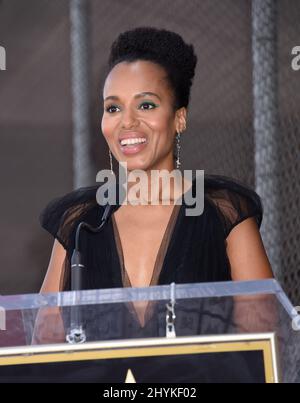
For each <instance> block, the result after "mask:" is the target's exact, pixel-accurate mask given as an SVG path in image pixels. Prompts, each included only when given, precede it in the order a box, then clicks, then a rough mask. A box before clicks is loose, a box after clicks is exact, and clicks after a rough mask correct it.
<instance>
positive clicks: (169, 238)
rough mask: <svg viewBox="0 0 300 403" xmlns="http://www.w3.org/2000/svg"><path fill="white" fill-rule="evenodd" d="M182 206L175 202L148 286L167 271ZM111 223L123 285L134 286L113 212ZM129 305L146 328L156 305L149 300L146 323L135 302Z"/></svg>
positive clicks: (158, 280) (141, 325) (158, 279)
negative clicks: (167, 261)
mask: <svg viewBox="0 0 300 403" xmlns="http://www.w3.org/2000/svg"><path fill="white" fill-rule="evenodd" d="M182 207H183V203H182V204H181V205H180V204H174V207H173V209H172V213H171V215H170V217H169V220H168V223H167V225H166V228H165V231H164V235H163V237H162V240H161V243H160V246H159V248H158V252H157V255H156V259H155V263H154V267H153V271H152V276H151V281H150V284H149V285H148V286H146V287H150V286H154V285H159V283H160V279H161V277H162V275H163V274H164V271H165V267H166V260H167V257H168V254H169V253H170V248H171V246H172V243H173V240H174V236H175V229H176V225H177V224H178V221H179V218H180V217H179V216H180V212H181V209H182ZM110 225H111V226H112V234H113V246H114V251H115V252H116V253H117V256H118V259H117V262H118V263H117V264H118V274H119V278H121V282H122V287H132V285H131V283H130V279H129V276H128V274H127V271H126V268H125V264H124V254H123V248H122V243H121V238H120V234H119V230H118V226H117V223H116V220H115V217H114V215H113V214H112V215H111V220H110ZM154 279H156V282H154ZM127 306H128V308H129V310H130V312H131V313H132V314H133V315H134V317H135V320H136V322H137V323H138V325H139V327H140V328H144V327H145V326H146V324H147V322H148V320H149V317H150V316H151V313H152V309H151V308H153V307H154V306H153V302H152V301H148V302H147V304H146V307H145V309H144V310H143V312H144V324H142V323H141V321H140V318H139V316H138V314H137V310H136V309H135V307H134V304H133V302H131V301H130V302H129V303H128V304H127Z"/></svg>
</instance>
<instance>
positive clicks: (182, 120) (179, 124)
mask: <svg viewBox="0 0 300 403" xmlns="http://www.w3.org/2000/svg"><path fill="white" fill-rule="evenodd" d="M186 116H187V109H186V108H185V107H184V106H183V107H182V108H179V109H177V111H176V122H175V126H176V131H177V132H180V133H182V132H184V131H185V129H186Z"/></svg>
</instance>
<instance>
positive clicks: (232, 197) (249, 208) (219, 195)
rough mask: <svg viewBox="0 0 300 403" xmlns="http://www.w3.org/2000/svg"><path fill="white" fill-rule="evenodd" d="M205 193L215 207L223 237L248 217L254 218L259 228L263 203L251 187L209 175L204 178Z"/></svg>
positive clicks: (223, 177) (230, 179)
mask: <svg viewBox="0 0 300 403" xmlns="http://www.w3.org/2000/svg"><path fill="white" fill-rule="evenodd" d="M205 194H206V197H207V198H208V199H209V200H210V201H211V202H212V203H213V204H214V206H215V207H216V210H217V214H218V216H219V218H220V220H221V223H222V227H223V231H224V237H225V238H227V236H228V235H229V233H230V232H231V230H232V229H233V228H234V227H235V226H236V225H238V224H239V223H241V222H242V221H244V220H245V219H246V218H249V217H253V218H255V220H256V223H257V226H258V228H259V229H260V227H261V223H262V218H263V205H262V201H261V198H260V196H259V195H258V194H257V193H256V192H255V191H254V190H253V189H252V188H251V187H249V186H247V185H245V184H244V183H241V182H239V181H238V180H236V179H232V178H229V177H225V176H221V175H209V176H207V177H206V179H205Z"/></svg>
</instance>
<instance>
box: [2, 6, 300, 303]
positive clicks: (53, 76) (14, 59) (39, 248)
mask: <svg viewBox="0 0 300 403" xmlns="http://www.w3.org/2000/svg"><path fill="white" fill-rule="evenodd" d="M90 6H91V20H90V28H91V38H90V44H91V59H90V62H91V83H92V91H91V100H92V106H93V108H92V117H93V118H92V119H93V120H92V127H93V133H92V149H91V153H92V156H93V159H94V162H95V175H96V172H97V171H98V170H99V169H103V168H108V166H109V159H108V149H107V146H106V143H105V141H104V139H103V137H102V134H101V129H100V121H101V115H102V109H101V100H102V94H101V91H100V88H101V85H102V82H103V79H104V78H105V77H104V71H105V66H106V62H107V58H108V54H109V48H110V45H111V43H112V41H113V40H114V39H115V38H116V37H117V36H118V34H119V33H120V32H122V31H125V30H127V29H131V28H134V27H136V26H142V25H150V26H155V27H158V28H166V29H170V30H174V31H175V32H178V33H179V34H181V35H182V36H183V38H184V39H185V40H186V41H187V42H188V43H193V44H194V46H195V50H196V53H197V55H198V65H197V70H196V76H195V79H194V85H193V88H192V93H191V102H190V108H189V115H188V121H187V131H186V132H185V134H184V138H183V144H182V162H183V168H184V169H204V170H205V171H206V172H209V173H219V174H224V175H228V176H232V177H234V178H237V179H240V180H242V181H244V182H245V183H247V184H249V185H251V186H253V187H254V185H255V183H254V137H253V124H252V119H253V112H252V56H251V1H248V0H238V1H236V0H187V1H186V0H185V1H184V0H172V1H168V0H156V1H154V2H150V3H147V2H141V1H138V0H128V1H126V2H125V1H122V0H114V1H111V0H91V1H90ZM299 21H300V2H299V1H298V0H279V1H278V66H279V108H280V132H281V136H282V153H281V161H282V174H281V175H282V177H281V187H282V189H281V192H282V197H283V204H282V206H283V209H282V239H283V245H281V247H282V248H283V250H284V262H283V268H282V270H283V273H284V281H283V285H284V287H285V289H286V290H287V292H288V293H289V295H290V296H291V297H292V298H293V299H294V301H295V303H298V304H299V299H298V297H299V298H300V295H299V294H298V291H297V290H298V285H299V283H300V266H299V261H300V255H299V254H300V229H299V228H300V221H299V205H300V185H299V180H298V175H299V172H300V166H299V165H300V163H299V151H300V133H299V123H300V99H299V98H300V91H299V88H300V86H299V81H300V71H298V72H295V71H293V70H292V69H291V58H292V57H291V49H292V47H294V46H296V45H300V24H299ZM0 45H2V46H5V48H6V51H7V71H5V72H3V71H0V156H1V158H0V175H1V209H0V224H1V249H0V254H1V256H0V257H1V270H0V293H2V294H15V293H28V292H37V291H38V290H39V287H40V286H41V282H42V280H43V277H44V275H45V271H46V269H47V265H48V261H49V257H50V252H51V247H52V244H53V239H52V237H51V236H50V235H49V234H47V233H46V231H44V230H43V229H41V228H40V226H39V222H38V215H39V213H40V211H41V210H42V208H43V207H44V206H45V204H46V203H47V202H48V201H49V200H50V199H52V198H54V197H56V196H59V195H63V194H65V193H67V192H68V191H71V190H72V188H73V172H72V119H71V105H72V100H71V89H70V85H71V79H70V22H69V2H68V0H26V1H20V0H2V1H1V0H0Z"/></svg>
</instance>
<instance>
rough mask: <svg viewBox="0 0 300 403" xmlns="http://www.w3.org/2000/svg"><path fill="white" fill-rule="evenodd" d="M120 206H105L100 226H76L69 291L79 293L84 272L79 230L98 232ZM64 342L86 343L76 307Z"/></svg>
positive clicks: (73, 308) (73, 309)
mask: <svg viewBox="0 0 300 403" xmlns="http://www.w3.org/2000/svg"><path fill="white" fill-rule="evenodd" d="M117 186H118V184H117ZM120 206H121V203H120V202H119V200H118V201H117V204H115V205H113V204H106V205H105V209H104V213H103V215H102V217H101V221H100V224H99V225H98V226H97V227H93V226H91V225H90V224H88V223H87V222H85V221H81V222H80V223H79V224H78V226H77V228H76V234H75V248H74V250H73V253H72V257H71V291H80V290H81V289H82V278H83V273H84V270H86V267H85V265H84V264H83V260H82V255H81V252H80V250H79V240H80V233H81V230H82V229H83V228H84V229H87V230H88V231H90V232H93V233H97V232H100V231H101V230H102V228H103V227H104V225H105V224H106V223H107V221H108V219H109V218H110V216H111V215H112V214H113V213H114V212H115V211H117V210H118V208H119V207H120ZM75 302H76V301H75ZM66 340H67V342H68V343H70V344H78V343H84V342H85V341H86V334H85V331H84V329H83V326H82V318H81V310H80V307H78V306H72V307H71V328H70V332H69V333H68V334H67V336H66Z"/></svg>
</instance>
